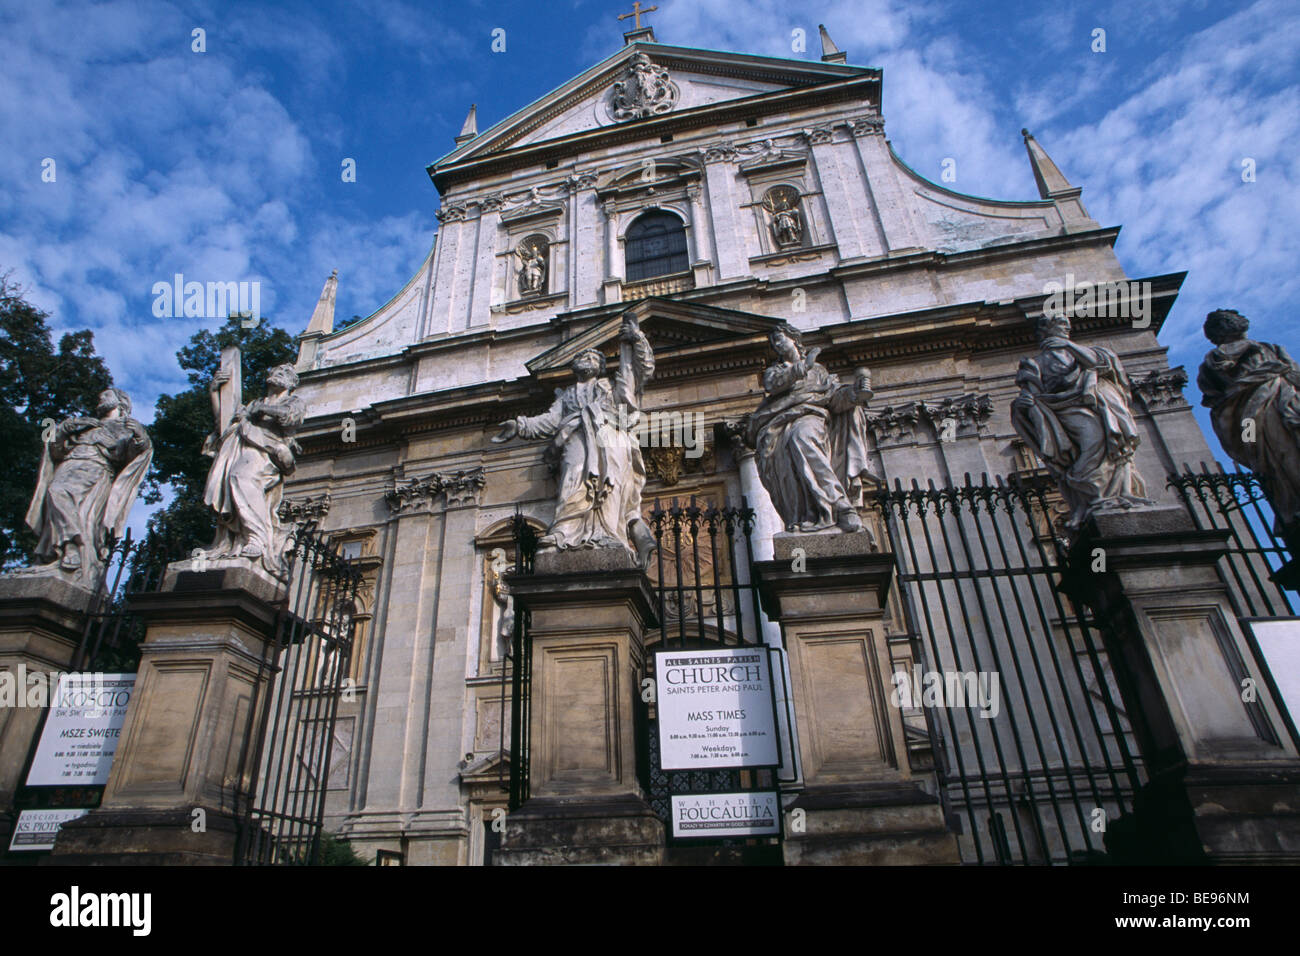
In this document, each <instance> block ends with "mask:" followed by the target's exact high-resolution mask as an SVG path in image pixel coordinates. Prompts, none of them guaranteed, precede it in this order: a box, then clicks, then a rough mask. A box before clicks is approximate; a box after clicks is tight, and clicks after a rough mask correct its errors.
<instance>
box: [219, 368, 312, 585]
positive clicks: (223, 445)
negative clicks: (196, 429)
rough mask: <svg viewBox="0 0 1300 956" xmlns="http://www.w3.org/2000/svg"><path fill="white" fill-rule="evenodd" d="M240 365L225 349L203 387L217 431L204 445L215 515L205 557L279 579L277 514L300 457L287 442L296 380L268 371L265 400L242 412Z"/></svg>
mask: <svg viewBox="0 0 1300 956" xmlns="http://www.w3.org/2000/svg"><path fill="white" fill-rule="evenodd" d="M239 362H240V353H239V349H238V348H235V347H233V346H232V347H229V348H227V349H225V350H224V351H223V352H222V354H221V367H220V369H219V370H218V371H217V374H216V375H215V376H213V379H212V382H211V385H210V387H209V390H210V392H211V396H212V411H213V416H214V417H215V419H216V423H217V429H216V431H214V432H213V433H212V434H211V435H209V436H208V438H207V441H205V442H204V445H203V453H204V454H205V455H209V456H211V457H212V459H213V461H212V468H211V470H210V471H209V472H208V481H207V485H206V486H205V488H204V492H203V503H204V504H206V505H207V506H208V507H210V508H211V509H212V510H213V511H214V512H216V515H217V535H216V539H215V540H214V541H213V543H212V547H211V548H209V549H208V550H207V551H206V552H205V554H204V556H205V557H207V558H244V559H247V560H249V561H260V562H261V564H262V567H264V568H265V569H266V570H267V571H270V572H271V573H273V574H278V573H280V572H281V571H282V569H283V557H284V549H285V543H286V542H285V535H284V532H283V531H282V528H281V525H280V519H279V516H278V514H277V511H278V510H279V506H280V498H281V496H282V495H283V493H284V480H285V478H286V477H287V476H289V475H291V474H293V470H294V466H295V458H294V456H295V455H296V454H298V453H299V452H301V449H300V448H299V447H298V443H297V442H296V441H294V437H293V436H294V433H295V432H296V431H297V430H298V426H299V425H301V424H302V420H303V413H304V405H303V401H302V399H300V398H298V397H297V396H296V395H294V394H293V390H294V389H295V388H297V386H298V375H297V373H296V372H294V370H293V366H292V365H277V366H276V367H275V368H273V369H271V370H270V371H269V372H268V373H267V375H266V396H265V397H264V398H259V399H255V400H254V401H253V402H252V403H250V404H249V405H243V404H241V402H240V399H241V395H240V391H239V381H240V378H239V373H238V368H239Z"/></svg>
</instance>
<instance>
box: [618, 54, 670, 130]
mask: <svg viewBox="0 0 1300 956" xmlns="http://www.w3.org/2000/svg"><path fill="white" fill-rule="evenodd" d="M677 96H678V93H677V87H676V86H675V85H674V84H673V82H672V81H671V80H669V79H668V71H667V70H666V69H664V68H663V67H662V66H655V65H654V64H653V63H652V62H650V57H648V56H646V55H645V54H644V53H638V54H636V56H634V57H632V61H631V62H630V63H629V64H628V66H627V69H626V70H625V71H624V73H623V78H622V79H620V80H617V81H616V82H615V83H614V88H613V90H612V92H611V97H610V101H609V112H610V115H611V116H612V117H613V118H614V119H616V120H619V121H622V120H629V119H643V118H645V117H647V116H657V115H658V114H660V113H667V112H668V111H669V110H671V109H672V108H673V105H674V104H675V103H676V102H677Z"/></svg>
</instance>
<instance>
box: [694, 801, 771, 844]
mask: <svg viewBox="0 0 1300 956" xmlns="http://www.w3.org/2000/svg"><path fill="white" fill-rule="evenodd" d="M672 805H673V836H674V837H676V838H679V839H680V838H690V837H733V836H734V837H753V836H776V835H778V834H779V833H780V832H781V804H780V801H779V800H778V798H777V794H776V793H775V792H769V791H760V792H755V793H695V794H685V795H682V794H675V795H674V796H673V798H672Z"/></svg>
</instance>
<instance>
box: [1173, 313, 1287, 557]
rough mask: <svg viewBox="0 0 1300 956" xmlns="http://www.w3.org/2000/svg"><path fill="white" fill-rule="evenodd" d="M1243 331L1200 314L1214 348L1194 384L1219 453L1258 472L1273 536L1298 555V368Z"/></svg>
mask: <svg viewBox="0 0 1300 956" xmlns="http://www.w3.org/2000/svg"><path fill="white" fill-rule="evenodd" d="M1249 329H1250V320H1249V319H1247V318H1246V317H1245V316H1244V315H1242V314H1241V313H1239V312H1236V311H1233V310H1232V309H1218V310H1216V311H1214V312H1211V313H1210V314H1209V315H1208V316H1206V318H1205V337H1206V338H1207V339H1209V340H1210V341H1211V342H1213V343H1214V346H1215V347H1214V349H1212V350H1211V351H1210V352H1208V353H1207V354H1206V356H1205V361H1203V362H1202V363H1201V368H1200V372H1199V373H1198V374H1197V376H1196V384H1197V386H1198V387H1199V388H1200V390H1201V404H1202V405H1204V406H1205V407H1206V408H1208V409H1210V421H1211V423H1212V424H1213V426H1214V433H1215V434H1216V435H1218V436H1219V441H1220V442H1222V444H1223V447H1224V450H1225V451H1227V453H1228V454H1229V455H1231V456H1232V460H1233V461H1235V462H1237V463H1238V464H1240V465H1243V466H1244V467H1246V468H1249V469H1250V470H1251V471H1253V472H1255V473H1256V474H1257V475H1259V477H1260V479H1261V481H1262V483H1263V486H1264V490H1265V492H1266V493H1267V495H1268V501H1269V504H1270V505H1271V506H1272V508H1273V515H1274V520H1275V529H1276V532H1275V533H1277V534H1279V535H1281V536H1282V538H1283V540H1285V541H1286V543H1287V547H1288V548H1290V550H1291V552H1292V555H1293V556H1300V391H1298V390H1300V366H1298V365H1296V363H1295V362H1294V361H1293V360H1292V358H1291V356H1290V355H1288V354H1287V351H1286V349H1284V348H1283V347H1282V346H1280V345H1270V344H1268V343H1266V342H1256V341H1254V340H1253V339H1248V338H1246V332H1247V331H1249Z"/></svg>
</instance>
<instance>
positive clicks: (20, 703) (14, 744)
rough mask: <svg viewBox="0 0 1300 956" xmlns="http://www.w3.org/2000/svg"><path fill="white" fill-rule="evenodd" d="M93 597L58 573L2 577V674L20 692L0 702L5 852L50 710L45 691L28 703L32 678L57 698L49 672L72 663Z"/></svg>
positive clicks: (0, 843)
mask: <svg viewBox="0 0 1300 956" xmlns="http://www.w3.org/2000/svg"><path fill="white" fill-rule="evenodd" d="M93 600H94V594H92V593H91V592H90V591H89V590H87V589H85V588H82V587H79V586H77V585H75V584H71V583H69V582H68V581H64V580H62V579H60V578H59V577H57V576H55V575H52V574H14V575H5V576H3V577H0V674H3V675H6V676H5V677H4V678H3V679H5V680H6V681H8V682H10V686H11V687H12V689H13V693H14V695H15V697H14V699H13V700H12V701H6V702H4V703H3V704H0V853H3V852H4V850H5V849H7V848H8V846H9V837H10V835H11V833H12V832H13V824H14V820H13V816H12V814H11V812H10V808H11V807H12V806H13V802H14V795H15V794H16V793H17V791H18V788H19V787H21V786H22V785H23V782H24V781H23V779H22V777H23V770H24V768H25V767H26V765H27V757H28V754H30V753H31V751H32V747H33V746H34V745H35V743H36V733H37V730H38V729H39V727H40V726H41V712H42V710H43V709H44V708H43V707H42V706H40V701H39V700H38V699H37V697H36V696H35V694H38V693H39V692H35V694H34V695H33V698H32V699H31V700H30V703H33V704H36V706H28V704H29V699H28V698H29V694H28V691H29V687H32V685H31V683H29V679H28V678H30V677H31V675H36V674H39V675H41V676H40V677H39V678H37V680H40V681H42V682H43V684H44V691H45V693H44V695H43V696H44V698H45V701H46V702H48V701H49V700H51V699H53V697H54V691H55V689H56V688H55V686H53V685H51V684H50V681H49V678H48V675H50V674H53V673H58V672H62V671H66V670H67V669H68V668H69V666H71V664H72V658H73V656H74V655H75V654H76V652H77V647H78V645H79V644H80V642H81V637H82V634H83V632H84V629H85V625H86V611H87V610H88V609H89V608H90V605H91V602H92V601H93ZM33 690H34V688H33Z"/></svg>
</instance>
